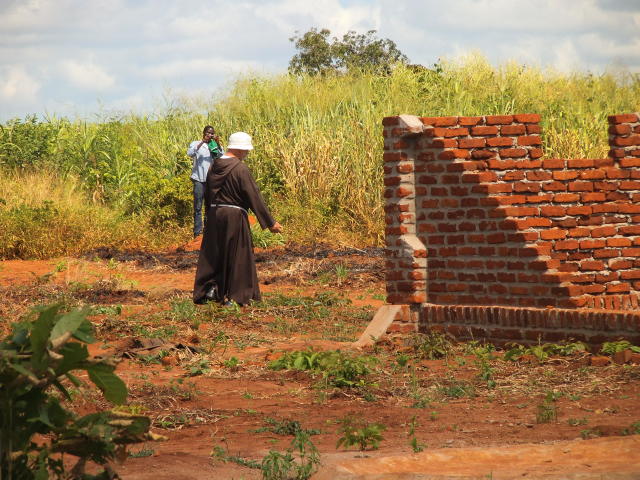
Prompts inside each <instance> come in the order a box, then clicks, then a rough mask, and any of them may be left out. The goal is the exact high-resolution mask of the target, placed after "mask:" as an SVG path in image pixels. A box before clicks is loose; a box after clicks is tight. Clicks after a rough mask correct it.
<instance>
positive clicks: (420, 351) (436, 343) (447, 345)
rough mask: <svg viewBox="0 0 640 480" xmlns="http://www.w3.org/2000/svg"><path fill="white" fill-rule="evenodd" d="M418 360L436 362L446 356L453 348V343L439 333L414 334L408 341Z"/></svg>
mask: <svg viewBox="0 0 640 480" xmlns="http://www.w3.org/2000/svg"><path fill="white" fill-rule="evenodd" d="M408 343H409V346H410V347H412V348H413V350H414V352H415V354H416V356H417V357H418V358H424V359H428V360H437V359H439V358H443V357H446V356H448V355H449V354H450V353H451V350H452V348H453V343H452V342H451V340H450V339H449V338H448V337H447V336H446V335H444V334H442V333H439V332H429V333H416V334H414V335H412V336H411V337H410V338H409V340H408Z"/></svg>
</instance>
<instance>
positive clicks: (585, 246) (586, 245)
mask: <svg viewBox="0 0 640 480" xmlns="http://www.w3.org/2000/svg"><path fill="white" fill-rule="evenodd" d="M605 246H606V242H605V241H604V240H581V241H580V249H581V250H589V249H592V248H603V247H605Z"/></svg>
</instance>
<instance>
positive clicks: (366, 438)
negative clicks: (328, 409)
mask: <svg viewBox="0 0 640 480" xmlns="http://www.w3.org/2000/svg"><path fill="white" fill-rule="evenodd" d="M340 423H341V424H342V426H341V427H340V428H339V430H338V433H341V434H342V436H341V437H340V438H339V439H338V443H337V444H336V448H340V447H344V448H349V447H353V446H354V445H357V446H358V448H360V450H362V451H364V450H367V449H371V450H377V449H378V446H379V445H380V442H381V441H382V440H383V436H382V432H384V431H385V430H386V428H387V427H385V426H384V425H382V424H381V423H364V422H363V421H361V420H357V419H355V418H353V417H345V418H343V419H342V420H340Z"/></svg>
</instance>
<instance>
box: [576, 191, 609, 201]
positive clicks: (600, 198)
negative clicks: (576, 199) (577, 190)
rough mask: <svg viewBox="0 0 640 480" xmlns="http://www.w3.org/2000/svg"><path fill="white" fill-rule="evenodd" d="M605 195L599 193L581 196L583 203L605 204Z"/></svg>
mask: <svg viewBox="0 0 640 480" xmlns="http://www.w3.org/2000/svg"><path fill="white" fill-rule="evenodd" d="M605 198H606V197H605V194H604V193H601V192H597V193H583V194H581V195H580V199H581V201H582V202H604V201H605Z"/></svg>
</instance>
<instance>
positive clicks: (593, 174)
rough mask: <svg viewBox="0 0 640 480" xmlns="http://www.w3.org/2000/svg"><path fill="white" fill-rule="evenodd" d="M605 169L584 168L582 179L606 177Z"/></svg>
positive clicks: (581, 174)
mask: <svg viewBox="0 0 640 480" xmlns="http://www.w3.org/2000/svg"><path fill="white" fill-rule="evenodd" d="M605 176H606V175H605V171H604V170H602V169H594V170H584V171H582V172H580V178H581V179H582V180H601V179H603V178H605Z"/></svg>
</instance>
